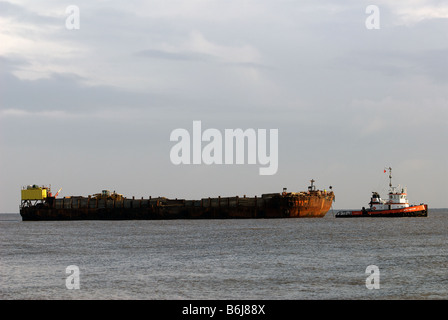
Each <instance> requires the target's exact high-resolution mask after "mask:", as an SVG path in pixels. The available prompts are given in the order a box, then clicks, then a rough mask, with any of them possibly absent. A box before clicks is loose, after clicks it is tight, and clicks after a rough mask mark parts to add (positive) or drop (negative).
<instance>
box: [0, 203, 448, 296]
mask: <svg viewBox="0 0 448 320" xmlns="http://www.w3.org/2000/svg"><path fill="white" fill-rule="evenodd" d="M369 266H370V269H371V268H372V266H374V267H376V268H377V269H374V270H377V273H376V274H375V277H374V278H372V274H371V273H370V271H369V270H370V269H368V268H369ZM73 267H74V268H75V269H76V268H77V270H78V271H79V273H76V272H74V271H73V270H75V269H73ZM366 270H367V271H368V272H366ZM75 277H76V280H75ZM369 277H370V278H369ZM372 279H373V280H372ZM76 281H77V282H76ZM373 282H375V283H373ZM75 283H77V284H78V285H79V287H78V288H76V287H74V286H73V284H75ZM369 284H374V286H372V285H370V286H369ZM0 299H14V300H15V299H160V300H166V299H170V300H171V299H218V300H226V299H232V300H234V299H256V300H263V299H269V300H291V299H300V300H304V299H344V300H346V299H357V300H358V299H448V209H437V210H435V209H432V210H431V209H430V211H429V213H428V217H419V218H358V219H353V218H352V219H337V218H335V217H334V212H332V211H330V212H328V213H327V215H326V216H325V217H324V218H303V219H259V220H256V219H249V220H235V219H229V220H165V221H46V222H43V221H42V222H31V221H26V222H25V221H22V220H21V217H20V215H18V214H2V215H0Z"/></svg>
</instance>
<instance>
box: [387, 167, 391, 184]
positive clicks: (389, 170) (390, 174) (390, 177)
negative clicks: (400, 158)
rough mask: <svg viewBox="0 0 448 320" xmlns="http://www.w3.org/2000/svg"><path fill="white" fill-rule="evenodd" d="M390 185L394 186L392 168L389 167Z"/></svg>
mask: <svg viewBox="0 0 448 320" xmlns="http://www.w3.org/2000/svg"><path fill="white" fill-rule="evenodd" d="M388 169H389V187H391V188H392V168H391V167H389V168H388Z"/></svg>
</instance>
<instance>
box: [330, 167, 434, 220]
mask: <svg viewBox="0 0 448 320" xmlns="http://www.w3.org/2000/svg"><path fill="white" fill-rule="evenodd" d="M388 170H389V188H390V189H389V200H383V199H381V197H380V195H379V193H378V192H372V198H371V199H370V202H369V208H368V209H366V208H365V207H363V208H362V210H360V211H339V212H337V213H336V215H335V217H336V218H358V217H427V216H428V205H427V204H423V203H421V204H419V205H409V201H408V199H407V191H406V188H405V187H404V188H402V187H401V186H400V185H398V186H397V187H393V186H392V168H390V167H389V168H388ZM384 172H386V170H384Z"/></svg>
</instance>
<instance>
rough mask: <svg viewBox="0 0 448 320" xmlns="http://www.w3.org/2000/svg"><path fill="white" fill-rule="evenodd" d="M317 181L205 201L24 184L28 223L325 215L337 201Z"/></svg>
mask: <svg viewBox="0 0 448 320" xmlns="http://www.w3.org/2000/svg"><path fill="white" fill-rule="evenodd" d="M313 183H314V180H311V185H310V186H309V187H308V190H307V191H302V192H287V189H286V188H284V189H283V192H281V193H269V194H262V195H261V196H260V197H257V196H255V197H246V196H243V197H239V196H235V197H214V198H202V199H200V200H185V199H168V198H165V197H157V198H152V197H148V198H145V199H144V198H141V199H135V197H132V198H126V197H124V196H123V195H122V194H118V193H116V192H115V191H114V192H110V191H108V190H103V191H102V192H101V193H99V194H94V195H90V196H87V197H84V196H69V197H63V198H57V197H56V195H54V196H53V195H52V194H51V188H50V187H45V186H37V185H30V186H27V187H23V188H22V201H21V205H20V215H21V216H22V220H23V221H40V220H163V219H244V218H246V219H258V218H302V217H324V216H325V214H326V213H327V212H328V211H329V210H330V208H331V206H332V202H333V201H334V199H335V196H334V193H333V191H331V187H330V191H327V190H317V189H316V187H315V186H314V184H313Z"/></svg>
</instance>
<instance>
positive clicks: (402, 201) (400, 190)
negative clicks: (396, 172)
mask: <svg viewBox="0 0 448 320" xmlns="http://www.w3.org/2000/svg"><path fill="white" fill-rule="evenodd" d="M388 170H389V179H390V182H389V188H390V189H389V199H388V200H383V199H381V197H380V195H379V193H378V192H372V198H371V200H370V203H369V204H370V209H371V210H391V209H401V208H407V207H409V202H408V199H407V191H406V187H401V186H400V185H398V186H397V187H392V168H388Z"/></svg>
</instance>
